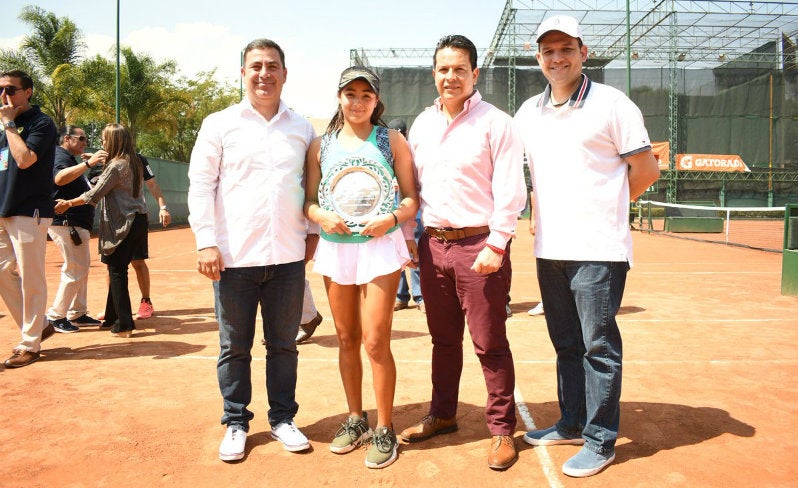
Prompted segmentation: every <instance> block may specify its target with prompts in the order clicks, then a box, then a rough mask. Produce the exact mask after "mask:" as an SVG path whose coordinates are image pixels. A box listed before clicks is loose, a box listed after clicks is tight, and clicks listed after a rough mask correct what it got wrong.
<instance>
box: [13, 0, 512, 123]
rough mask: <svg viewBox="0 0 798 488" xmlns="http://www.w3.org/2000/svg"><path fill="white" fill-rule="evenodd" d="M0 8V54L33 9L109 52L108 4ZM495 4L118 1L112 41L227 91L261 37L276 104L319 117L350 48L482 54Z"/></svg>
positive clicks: (112, 13)
mask: <svg viewBox="0 0 798 488" xmlns="http://www.w3.org/2000/svg"><path fill="white" fill-rule="evenodd" d="M2 3H3V9H2V10H3V13H2V17H0V48H10V47H17V46H18V45H19V42H20V40H21V39H22V36H24V35H26V34H27V33H29V29H28V27H27V25H25V24H23V23H22V22H20V21H19V20H18V18H17V17H18V15H19V12H20V10H21V9H22V7H23V6H25V5H38V6H39V7H41V8H43V9H45V10H47V11H50V12H54V13H55V14H56V15H58V16H59V17H63V16H66V17H69V18H70V19H72V21H74V22H75V24H77V26H78V27H79V28H80V29H81V30H82V32H83V35H84V37H85V41H86V43H87V45H88V46H87V47H88V49H87V55H89V56H93V55H94V54H102V55H105V56H108V57H111V56H112V47H113V44H114V42H115V41H116V2H115V1H113V0H92V1H88V0H40V1H38V2H35V3H34V2H30V1H27V0H3V2H2ZM504 3H505V2H504V1H503V0H490V1H480V2H467V1H463V0H459V1H457V0H403V1H401V2H394V3H388V2H347V1H336V0H306V1H255V0H249V1H247V0H213V1H210V0H191V1H186V0H157V1H156V0H121V2H120V4H121V21H120V38H121V44H122V45H125V46H130V47H132V48H133V49H134V51H136V52H144V53H147V54H149V55H151V56H152V57H153V58H155V59H159V60H162V59H174V60H175V61H177V64H178V67H179V68H180V69H181V71H182V73H183V74H185V75H187V76H191V75H193V74H195V73H196V72H198V71H207V70H210V69H213V68H217V75H218V76H219V77H220V78H224V79H227V80H231V81H235V83H236V85H237V83H238V81H237V80H238V73H239V71H238V66H239V56H240V55H239V53H240V50H241V48H242V47H243V46H244V45H245V44H246V43H247V42H249V41H250V40H252V39H254V38H258V37H268V38H271V39H273V40H275V41H277V42H278V43H279V44H280V45H281V46H282V48H283V49H284V50H285V52H286V65H287V67H288V81H287V83H286V85H285V89H284V90H283V99H284V100H285V101H286V102H287V103H288V104H289V105H290V106H291V107H293V108H294V109H295V110H297V111H298V112H299V113H301V114H303V115H305V116H309V117H321V118H329V117H330V116H331V115H332V114H333V112H334V111H335V107H336V104H335V91H336V86H337V80H338V76H339V74H340V72H341V71H342V70H343V69H344V68H346V67H347V66H348V63H349V50H350V49H352V48H366V49H376V48H397V47H398V48H432V47H434V46H435V43H436V41H437V40H438V39H439V38H440V37H441V36H443V35H445V34H454V33H457V34H463V35H465V36H467V37H469V38H470V39H471V40H472V41H474V43H475V44H476V45H477V47H478V48H486V47H487V46H488V44H489V43H490V41H491V39H492V38H493V34H494V32H495V29H496V24H497V23H498V21H499V18H500V17H501V12H502V9H503V7H504ZM475 5H478V6H475ZM377 6H379V7H377ZM480 61H481V60H480ZM431 83H432V75H431V74H430V84H431Z"/></svg>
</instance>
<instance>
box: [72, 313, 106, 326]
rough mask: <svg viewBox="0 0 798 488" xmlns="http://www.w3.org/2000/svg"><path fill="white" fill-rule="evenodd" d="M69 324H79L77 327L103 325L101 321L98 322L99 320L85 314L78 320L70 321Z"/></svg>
mask: <svg viewBox="0 0 798 488" xmlns="http://www.w3.org/2000/svg"><path fill="white" fill-rule="evenodd" d="M69 322H71V323H72V324H73V325H74V324H77V325H100V324H102V322H100V321H99V320H97V319H95V318H93V317H90V316H89V315H87V314H85V313H84V314H83V315H81V316H80V317H78V318H76V319H72V320H70V321H69Z"/></svg>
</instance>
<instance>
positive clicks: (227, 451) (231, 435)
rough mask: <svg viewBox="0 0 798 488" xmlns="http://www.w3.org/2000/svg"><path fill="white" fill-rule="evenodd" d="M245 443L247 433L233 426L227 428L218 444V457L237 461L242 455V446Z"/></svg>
mask: <svg viewBox="0 0 798 488" xmlns="http://www.w3.org/2000/svg"><path fill="white" fill-rule="evenodd" d="M246 444H247V433H246V432H244V431H243V430H241V429H237V428H235V427H233V426H230V427H228V428H227V432H225V433H224V439H222V444H221V445H220V446H219V459H221V460H222V461H238V460H239V459H241V458H243V457H244V446H246Z"/></svg>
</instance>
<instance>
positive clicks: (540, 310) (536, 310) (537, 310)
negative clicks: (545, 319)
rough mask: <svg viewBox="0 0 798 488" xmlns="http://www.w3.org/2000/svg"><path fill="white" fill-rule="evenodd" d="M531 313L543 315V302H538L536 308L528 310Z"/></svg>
mask: <svg viewBox="0 0 798 488" xmlns="http://www.w3.org/2000/svg"><path fill="white" fill-rule="evenodd" d="M527 313H528V314H529V315H543V314H544V312H543V302H540V303H538V304H537V305H535V308H532V309H530V310H529V312H527Z"/></svg>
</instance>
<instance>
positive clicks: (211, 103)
mask: <svg viewBox="0 0 798 488" xmlns="http://www.w3.org/2000/svg"><path fill="white" fill-rule="evenodd" d="M214 76H215V71H210V72H204V73H199V74H198V75H197V76H196V78H195V79H186V78H182V79H181V80H180V82H179V84H178V86H179V88H178V90H179V92H180V93H179V95H177V96H176V97H175V98H179V99H180V102H179V103H176V104H174V106H173V109H170V110H168V111H167V113H168V115H170V116H171V117H173V122H172V124H173V127H175V131H174V133H173V134H171V135H169V136H167V134H165V133H164V132H159V131H147V132H146V133H144V134H142V135H141V137H140V138H139V146H140V147H146V148H147V149H148V150H150V151H151V154H153V155H158V156H159V157H161V158H163V159H170V160H173V161H183V162H188V161H189V159H190V157H191V150H192V148H193V147H194V142H195V141H196V140H197V132H199V129H200V126H201V125H202V121H203V119H204V118H205V117H206V116H208V115H209V114H211V113H213V112H218V111H219V110H222V109H224V108H226V107H228V106H230V105H233V104H234V103H236V102H238V100H239V93H238V89H237V88H236V87H234V86H232V85H225V84H222V83H220V82H218V81H216V80H215V79H214Z"/></svg>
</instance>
